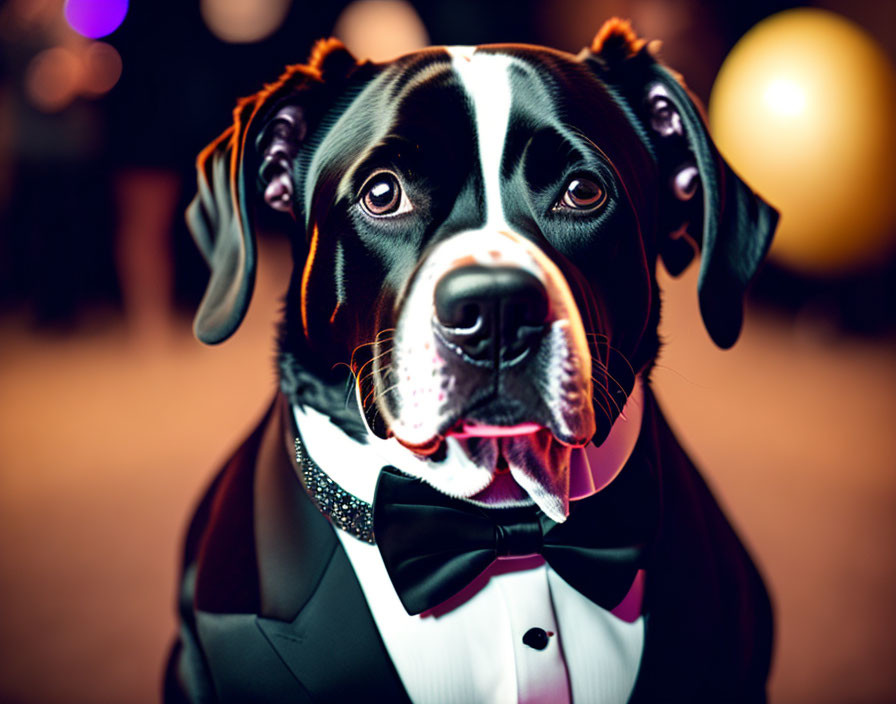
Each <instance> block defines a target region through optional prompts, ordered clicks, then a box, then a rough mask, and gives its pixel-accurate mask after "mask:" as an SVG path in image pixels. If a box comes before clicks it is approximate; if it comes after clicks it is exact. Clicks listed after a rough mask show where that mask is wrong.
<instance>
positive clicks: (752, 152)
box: [709, 9, 896, 275]
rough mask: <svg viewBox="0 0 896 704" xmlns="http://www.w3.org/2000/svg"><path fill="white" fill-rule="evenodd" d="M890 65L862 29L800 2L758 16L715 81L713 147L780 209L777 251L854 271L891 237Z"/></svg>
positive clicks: (895, 225)
mask: <svg viewBox="0 0 896 704" xmlns="http://www.w3.org/2000/svg"><path fill="white" fill-rule="evenodd" d="M894 115H896V73H894V70H893V66H892V64H891V63H890V61H889V59H888V58H887V56H886V55H885V54H884V53H883V51H881V49H880V48H879V47H878V46H877V45H876V44H875V43H874V41H873V40H872V39H871V38H870V37H869V36H868V35H867V34H866V33H865V32H864V31H863V30H862V29H860V28H859V27H857V26H856V25H854V24H853V23H851V22H849V21H848V20H845V19H843V18H842V17H839V16H838V15H835V14H833V13H830V12H826V11H823V10H815V9H799V10H790V11H787V12H783V13H780V14H778V15H774V16H773V17H770V18H768V19H766V20H764V21H763V22H760V23H759V24H758V25H756V26H755V27H754V28H753V29H752V30H750V32H748V33H747V34H746V35H745V36H744V37H743V38H742V39H741V40H740V42H738V44H737V46H735V47H734V49H733V50H732V51H731V53H730V54H729V55H728V58H727V59H726V60H725V63H724V65H723V66H722V69H721V70H720V72H719V75H718V77H717V79H716V83H715V85H714V86H713V91H712V97H711V99H710V104H709V117H710V125H711V128H712V131H713V136H714V138H715V141H716V143H717V144H718V146H719V149H720V150H721V151H722V153H723V154H724V155H725V156H726V158H727V159H728V160H729V162H730V163H731V164H732V165H733V166H734V168H735V170H737V171H738V172H739V173H741V175H742V176H743V177H744V180H746V181H747V183H749V184H750V185H751V186H752V187H753V188H754V189H755V190H756V191H757V192H759V193H760V194H761V195H762V196H764V197H765V198H766V199H767V200H768V201H769V202H771V203H772V204H773V205H775V206H776V207H777V208H778V209H779V210H780V211H781V224H780V227H779V229H778V233H777V234H776V236H775V241H774V244H773V246H772V253H771V254H772V256H773V257H774V258H776V259H777V260H778V261H779V262H781V263H782V264H784V265H786V266H789V267H791V268H793V269H796V270H799V271H803V272H809V273H814V274H822V275H825V274H832V273H844V272H850V271H856V270H859V269H861V268H863V267H867V266H868V265H870V264H873V263H874V262H875V261H878V260H880V259H881V258H882V257H884V256H885V255H886V253H887V251H888V250H889V248H890V247H892V246H893V244H894V240H896V236H894V235H896V121H894Z"/></svg>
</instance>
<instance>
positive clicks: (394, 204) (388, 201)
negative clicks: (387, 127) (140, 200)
mask: <svg viewBox="0 0 896 704" xmlns="http://www.w3.org/2000/svg"><path fill="white" fill-rule="evenodd" d="M361 206H362V207H363V208H364V210H366V211H367V212H368V213H369V214H370V215H373V216H374V217H383V216H387V215H400V214H401V213H409V212H410V211H412V210H413V207H412V206H411V202H410V201H409V200H408V197H407V195H405V193H404V191H403V190H402V188H401V184H400V183H399V182H398V178H397V177H396V176H395V174H393V173H391V172H389V171H380V172H379V173H376V174H374V175H373V176H371V177H370V178H369V179H368V180H367V183H366V184H364V187H363V188H362V189H361Z"/></svg>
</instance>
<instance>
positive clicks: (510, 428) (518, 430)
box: [448, 423, 544, 438]
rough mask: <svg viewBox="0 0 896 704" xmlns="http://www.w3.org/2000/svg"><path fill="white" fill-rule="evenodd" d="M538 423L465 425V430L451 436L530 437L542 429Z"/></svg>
mask: <svg viewBox="0 0 896 704" xmlns="http://www.w3.org/2000/svg"><path fill="white" fill-rule="evenodd" d="M542 427H544V426H541V425H539V424H538V423H520V424H519V425H481V424H479V423H476V424H473V423H464V425H463V428H462V429H461V430H460V431H459V432H458V431H451V432H450V433H448V434H449V435H453V436H454V437H456V438H470V437H479V438H508V437H511V436H513V435H529V434H530V433H535V432H537V431H539V430H541V429H542Z"/></svg>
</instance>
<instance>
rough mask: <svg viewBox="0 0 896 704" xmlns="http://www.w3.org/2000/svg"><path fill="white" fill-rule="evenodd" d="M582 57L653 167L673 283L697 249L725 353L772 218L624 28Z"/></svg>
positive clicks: (710, 314)
mask: <svg viewBox="0 0 896 704" xmlns="http://www.w3.org/2000/svg"><path fill="white" fill-rule="evenodd" d="M580 56H581V58H582V59H583V60H584V61H585V62H586V63H588V64H589V65H590V66H591V67H592V69H593V70H594V71H595V72H596V73H597V75H598V76H599V77H600V79H601V80H602V81H603V82H604V83H605V84H607V85H608V86H609V88H610V89H611V93H612V94H613V95H614V97H615V98H616V99H617V100H618V101H619V102H620V105H621V107H622V108H623V110H624V112H625V113H626V115H627V116H628V118H629V119H630V120H632V121H633V122H635V123H636V125H635V126H636V129H637V130H638V132H639V134H640V135H641V136H642V139H643V140H644V141H645V145H646V146H647V149H648V151H650V152H651V154H652V155H653V156H654V158H655V159H656V161H657V165H658V167H659V171H660V174H661V177H662V178H663V180H664V188H663V190H662V192H661V194H660V202H659V208H660V227H661V230H660V232H659V238H660V239H659V242H658V247H659V252H660V255H661V256H662V258H663V262H664V263H665V265H666V268H667V269H668V270H669V272H670V273H671V274H673V275H678V274H679V273H681V272H682V271H683V270H684V269H685V267H686V266H687V265H688V264H689V263H690V261H691V259H692V258H693V255H694V251H693V247H692V245H691V244H690V242H689V239H692V240H693V241H694V243H695V244H696V245H697V246H698V247H699V248H700V250H701V252H702V261H701V265H700V279H699V284H698V295H699V299H700V312H701V314H702V316H703V322H704V324H705V325H706V329H707V330H708V331H709V335H710V337H711V338H712V339H713V341H714V342H715V343H716V344H717V345H718V346H719V347H723V348H727V347H730V346H731V345H733V344H734V343H735V341H736V340H737V337H738V335H739V334H740V329H741V325H742V323H743V296H744V292H745V291H746V288H747V285H748V284H749V282H750V281H751V279H752V278H753V276H754V275H755V274H756V271H757V269H758V267H759V264H760V262H761V261H762V259H763V257H764V256H765V254H766V252H767V251H768V247H769V245H770V244H771V240H772V235H773V233H774V231H775V226H776V225H777V222H778V213H777V212H776V211H775V209H774V208H772V207H771V206H769V205H768V204H767V203H766V202H765V201H763V200H762V199H761V198H760V197H759V196H757V195H756V194H755V193H753V191H751V190H750V188H749V187H748V186H747V185H746V184H745V183H744V182H743V181H741V179H740V178H739V177H738V176H737V174H735V173H734V171H732V169H731V167H730V166H728V164H727V163H726V162H725V160H724V159H723V158H722V157H721V155H720V154H719V151H718V149H716V147H715V145H714V144H713V141H712V138H711V137H710V135H709V131H708V130H707V127H706V123H705V121H704V118H703V114H702V111H701V109H700V107H699V106H698V103H697V101H696V100H695V99H694V98H693V97H692V96H691V94H690V93H689V92H688V90H687V89H686V88H685V86H684V84H683V83H682V81H681V79H680V77H679V76H678V75H677V74H675V73H674V72H672V71H671V70H670V69H668V68H666V67H665V66H663V65H662V64H661V63H659V62H658V61H656V60H655V58H654V56H653V54H652V52H651V51H650V50H649V47H648V46H647V44H646V42H645V41H644V40H642V39H639V38H638V37H637V36H636V35H635V33H634V32H633V31H632V29H631V27H630V25H629V24H628V23H627V22H624V21H621V20H618V19H613V20H610V21H608V22H607V23H606V24H605V25H604V26H603V28H602V29H601V30H600V32H599V33H598V35H597V37H596V38H595V40H594V42H593V44H592V46H591V48H590V49H586V50H585V51H584V52H583V53H582V55H580ZM701 193H702V197H698V196H700V195H701Z"/></svg>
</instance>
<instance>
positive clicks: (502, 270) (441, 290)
mask: <svg viewBox="0 0 896 704" xmlns="http://www.w3.org/2000/svg"><path fill="white" fill-rule="evenodd" d="M435 304H436V321H435V322H436V329H437V331H438V333H439V335H441V336H442V338H443V339H444V340H445V342H447V343H448V345H449V346H450V347H453V348H455V349H456V350H459V351H460V352H461V353H462V354H464V355H466V356H467V357H468V358H470V359H472V360H474V361H476V362H486V363H490V364H494V365H496V366H501V365H504V366H509V365H511V364H514V363H515V362H517V361H520V360H522V359H523V357H524V356H525V354H526V353H527V352H528V351H529V350H530V349H532V348H533V347H534V346H535V345H536V344H537V343H538V341H539V339H540V338H541V334H542V332H543V331H544V328H545V323H546V322H547V318H548V312H549V311H548V308H549V306H548V294H547V291H546V290H545V288H544V286H543V285H542V284H541V281H539V280H538V279H537V278H536V277H535V276H533V275H532V274H530V273H529V272H527V271H523V270H522V269H518V268H515V267H500V266H497V267H493V266H482V265H478V264H472V265H470V266H464V267H460V268H458V269H454V270H452V271H449V272H448V273H447V274H445V275H444V276H443V277H442V278H441V279H439V282H438V283H437V284H436V291H435Z"/></svg>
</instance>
